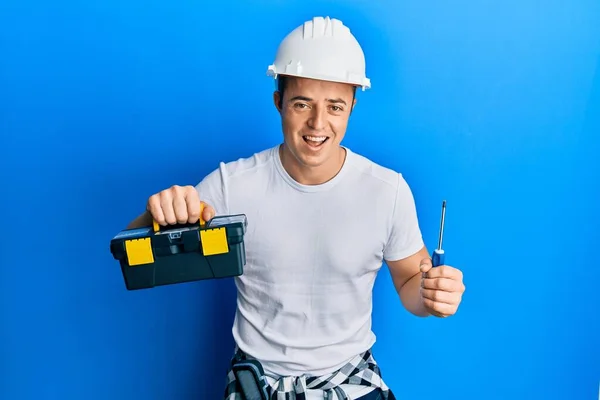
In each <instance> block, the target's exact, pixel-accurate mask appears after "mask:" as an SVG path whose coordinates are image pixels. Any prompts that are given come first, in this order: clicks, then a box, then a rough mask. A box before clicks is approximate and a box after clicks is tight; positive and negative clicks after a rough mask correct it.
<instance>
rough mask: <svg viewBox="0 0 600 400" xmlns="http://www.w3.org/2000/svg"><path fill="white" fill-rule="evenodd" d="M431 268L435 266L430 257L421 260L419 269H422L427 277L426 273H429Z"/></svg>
mask: <svg viewBox="0 0 600 400" xmlns="http://www.w3.org/2000/svg"><path fill="white" fill-rule="evenodd" d="M431 268H433V264H432V263H431V259H430V258H424V259H422V260H421V265H420V266H419V269H420V270H421V273H422V274H423V277H425V274H427V272H429V270H430V269H431Z"/></svg>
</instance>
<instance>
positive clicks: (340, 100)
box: [290, 96, 346, 105]
mask: <svg viewBox="0 0 600 400" xmlns="http://www.w3.org/2000/svg"><path fill="white" fill-rule="evenodd" d="M296 100H303V101H313V99H311V98H310V97H306V96H294V97H292V98H291V99H290V101H296ZM327 101H328V102H330V103H342V104H344V105H346V102H345V101H344V100H343V99H341V98H339V97H338V98H337V99H327Z"/></svg>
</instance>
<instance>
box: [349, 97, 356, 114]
mask: <svg viewBox="0 0 600 400" xmlns="http://www.w3.org/2000/svg"><path fill="white" fill-rule="evenodd" d="M355 106H356V98H354V101H353V102H352V107H351V108H350V113H349V114H352V111H354V107H355Z"/></svg>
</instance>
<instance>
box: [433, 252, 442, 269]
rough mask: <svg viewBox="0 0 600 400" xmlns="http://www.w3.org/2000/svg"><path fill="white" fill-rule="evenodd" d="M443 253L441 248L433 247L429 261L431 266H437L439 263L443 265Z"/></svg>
mask: <svg viewBox="0 0 600 400" xmlns="http://www.w3.org/2000/svg"><path fill="white" fill-rule="evenodd" d="M444 260H445V254H444V250H442V249H435V250H434V251H433V257H431V261H432V262H433V267H434V268H435V267H439V266H440V265H444Z"/></svg>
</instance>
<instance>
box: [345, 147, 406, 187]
mask: <svg viewBox="0 0 600 400" xmlns="http://www.w3.org/2000/svg"><path fill="white" fill-rule="evenodd" d="M346 150H347V151H348V156H349V159H350V166H351V168H352V170H353V172H354V174H355V175H356V176H358V179H359V180H360V181H361V182H362V183H369V184H370V185H375V186H380V187H381V188H382V189H383V190H385V189H387V190H391V191H393V192H396V191H397V190H398V187H399V186H400V185H404V184H406V181H405V180H404V177H403V176H402V173H401V172H399V171H396V170H394V169H392V168H390V167H386V166H384V165H382V164H379V163H377V162H375V161H373V160H371V159H369V158H367V157H365V156H363V155H361V154H358V153H354V152H353V151H351V150H350V149H348V148H347V149H346Z"/></svg>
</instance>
